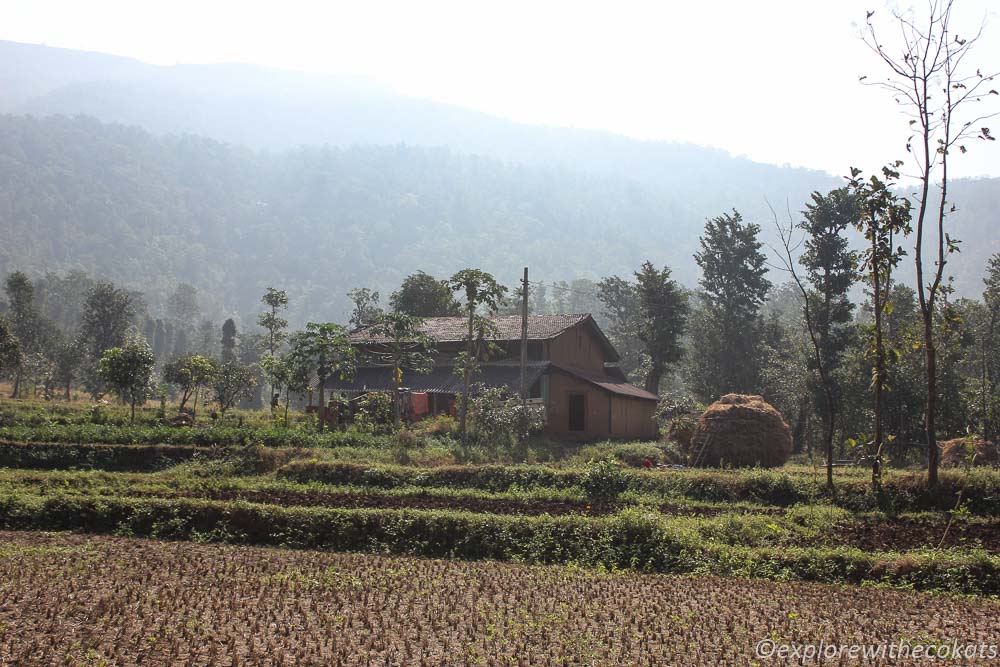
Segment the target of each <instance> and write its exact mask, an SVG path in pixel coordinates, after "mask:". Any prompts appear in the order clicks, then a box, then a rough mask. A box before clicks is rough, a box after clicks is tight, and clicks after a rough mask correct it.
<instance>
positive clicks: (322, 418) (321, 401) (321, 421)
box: [316, 377, 326, 433]
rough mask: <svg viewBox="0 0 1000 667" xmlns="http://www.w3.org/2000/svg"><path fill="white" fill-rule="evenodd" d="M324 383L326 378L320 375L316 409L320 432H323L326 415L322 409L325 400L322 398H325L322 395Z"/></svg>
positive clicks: (324, 407)
mask: <svg viewBox="0 0 1000 667" xmlns="http://www.w3.org/2000/svg"><path fill="white" fill-rule="evenodd" d="M324 384H326V378H325V377H322V378H320V379H319V409H318V410H317V411H316V414H318V415H319V432H320V433H322V432H323V429H324V427H325V426H326V415H325V414H324V413H323V411H324V410H326V402H325V400H324V399H325V398H326V396H325V395H324V390H325V389H326V387H324V386H323V385H324Z"/></svg>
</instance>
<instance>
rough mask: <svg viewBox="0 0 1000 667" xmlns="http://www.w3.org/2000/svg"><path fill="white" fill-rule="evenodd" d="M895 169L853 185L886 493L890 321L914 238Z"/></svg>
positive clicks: (876, 458)
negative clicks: (896, 189) (905, 244)
mask: <svg viewBox="0 0 1000 667" xmlns="http://www.w3.org/2000/svg"><path fill="white" fill-rule="evenodd" d="M898 167H899V163H897V164H896V165H895V166H894V167H883V169H882V176H883V177H882V178H881V179H880V178H879V177H878V176H876V175H875V174H872V175H871V176H870V177H869V178H868V179H867V180H866V179H863V178H861V170H859V169H856V168H852V169H851V177H850V179H849V181H848V183H849V188H850V193H851V196H852V197H853V198H854V201H855V204H856V205H857V211H858V218H857V222H856V223H855V227H856V228H857V229H858V231H860V232H861V233H862V234H864V237H865V241H866V246H865V249H864V250H863V251H862V252H861V255H860V258H859V259H860V270H861V272H862V273H863V274H864V275H865V278H866V280H867V283H868V287H869V288H870V289H871V294H872V312H873V318H874V323H873V326H872V334H871V337H870V344H869V350H870V354H871V357H872V358H873V360H874V370H873V372H872V384H871V387H872V394H873V398H872V401H873V408H872V412H873V413H874V437H873V440H872V445H871V456H872V484H873V486H874V487H875V488H876V490H878V489H880V488H881V470H882V467H881V466H882V449H883V446H884V444H885V437H884V435H885V434H884V432H883V427H884V423H883V414H882V412H883V407H884V406H883V394H884V393H885V391H886V389H888V382H887V379H888V375H887V368H886V346H885V330H884V321H883V320H884V319H885V316H886V315H887V314H891V312H892V310H891V309H892V307H891V305H890V304H891V301H890V298H889V297H890V295H891V290H892V273H893V270H894V269H895V268H896V267H897V266H898V265H899V262H900V260H901V259H902V258H903V257H904V256H905V255H906V252H905V251H904V250H903V249H902V248H901V247H899V246H898V245H897V243H899V241H900V240H901V238H902V237H903V236H906V235H908V234H909V233H910V231H911V230H910V204H909V202H907V201H906V200H905V199H900V198H899V197H897V196H896V195H895V194H894V193H893V191H892V189H891V186H892V184H893V183H895V181H896V179H897V178H899V172H897V171H896V170H895V169H896V168H898Z"/></svg>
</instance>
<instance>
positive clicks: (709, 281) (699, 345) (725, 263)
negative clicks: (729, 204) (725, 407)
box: [691, 210, 771, 401]
mask: <svg viewBox="0 0 1000 667" xmlns="http://www.w3.org/2000/svg"><path fill="white" fill-rule="evenodd" d="M759 233H760V227H759V226H758V225H756V224H753V223H744V222H743V218H742V216H741V215H740V214H739V212H738V211H736V210H734V211H733V214H732V215H729V214H728V213H724V214H722V215H720V216H718V217H716V218H712V219H711V220H708V221H707V222H706V224H705V233H704V234H703V235H702V237H701V239H700V244H701V250H699V251H698V252H697V253H695V256H694V258H695V261H696V262H697V263H698V266H699V267H701V271H702V275H701V279H700V280H699V284H700V285H701V289H702V294H701V298H700V301H701V303H702V305H703V312H702V313H700V314H699V317H698V318H696V321H695V325H696V329H695V331H694V332H693V333H694V335H693V336H692V347H693V351H692V357H693V361H694V367H693V368H694V372H693V373H692V378H691V379H692V381H693V387H694V389H695V391H696V393H698V394H699V398H701V399H702V400H705V401H712V400H715V399H716V398H718V396H719V394H723V393H728V392H740V393H754V392H756V391H758V390H759V386H760V377H759V373H760V354H759V350H758V347H759V344H760V334H761V327H760V323H759V321H758V314H759V312H760V307H761V305H762V304H763V303H764V299H765V298H766V296H767V292H768V290H769V289H770V287H771V283H770V281H769V280H768V279H767V278H766V277H765V275H766V274H767V265H766V263H767V257H766V255H764V253H762V252H761V247H762V246H763V244H762V243H761V242H760V241H759V240H758V235H759Z"/></svg>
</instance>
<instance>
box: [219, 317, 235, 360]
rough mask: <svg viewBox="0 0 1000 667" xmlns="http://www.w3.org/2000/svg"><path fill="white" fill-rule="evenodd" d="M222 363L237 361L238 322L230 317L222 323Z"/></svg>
mask: <svg viewBox="0 0 1000 667" xmlns="http://www.w3.org/2000/svg"><path fill="white" fill-rule="evenodd" d="M221 343H222V348H221V349H222V363H224V364H228V363H230V362H232V361H236V322H234V321H233V318H231V317H230V318H228V319H227V320H226V321H225V322H223V323H222V341H221Z"/></svg>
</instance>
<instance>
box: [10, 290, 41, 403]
mask: <svg viewBox="0 0 1000 667" xmlns="http://www.w3.org/2000/svg"><path fill="white" fill-rule="evenodd" d="M4 291H5V292H6V293H7V301H8V304H9V309H10V325H11V328H12V329H13V334H14V336H16V337H17V340H18V341H19V342H20V347H21V351H22V352H23V354H22V356H21V357H20V359H19V361H18V364H17V367H16V369H15V374H14V387H13V391H12V392H11V395H12V397H17V396H19V395H20V393H21V380H22V379H23V378H24V376H25V370H26V369H25V367H24V366H23V364H24V362H26V361H27V360H28V359H29V358H30V357H31V355H34V354H38V353H40V352H42V351H43V350H44V348H46V347H47V343H48V339H49V338H50V337H51V332H50V329H51V327H50V326H48V325H47V323H46V322H45V321H44V320H43V318H42V317H41V315H40V314H39V312H38V306H37V304H36V302H35V288H34V285H32V283H31V281H30V280H29V279H28V277H27V276H26V275H25V274H23V273H21V272H20V271H15V272H14V273H11V274H10V275H9V276H7V280H6V281H5V282H4ZM36 365H37V364H36Z"/></svg>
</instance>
